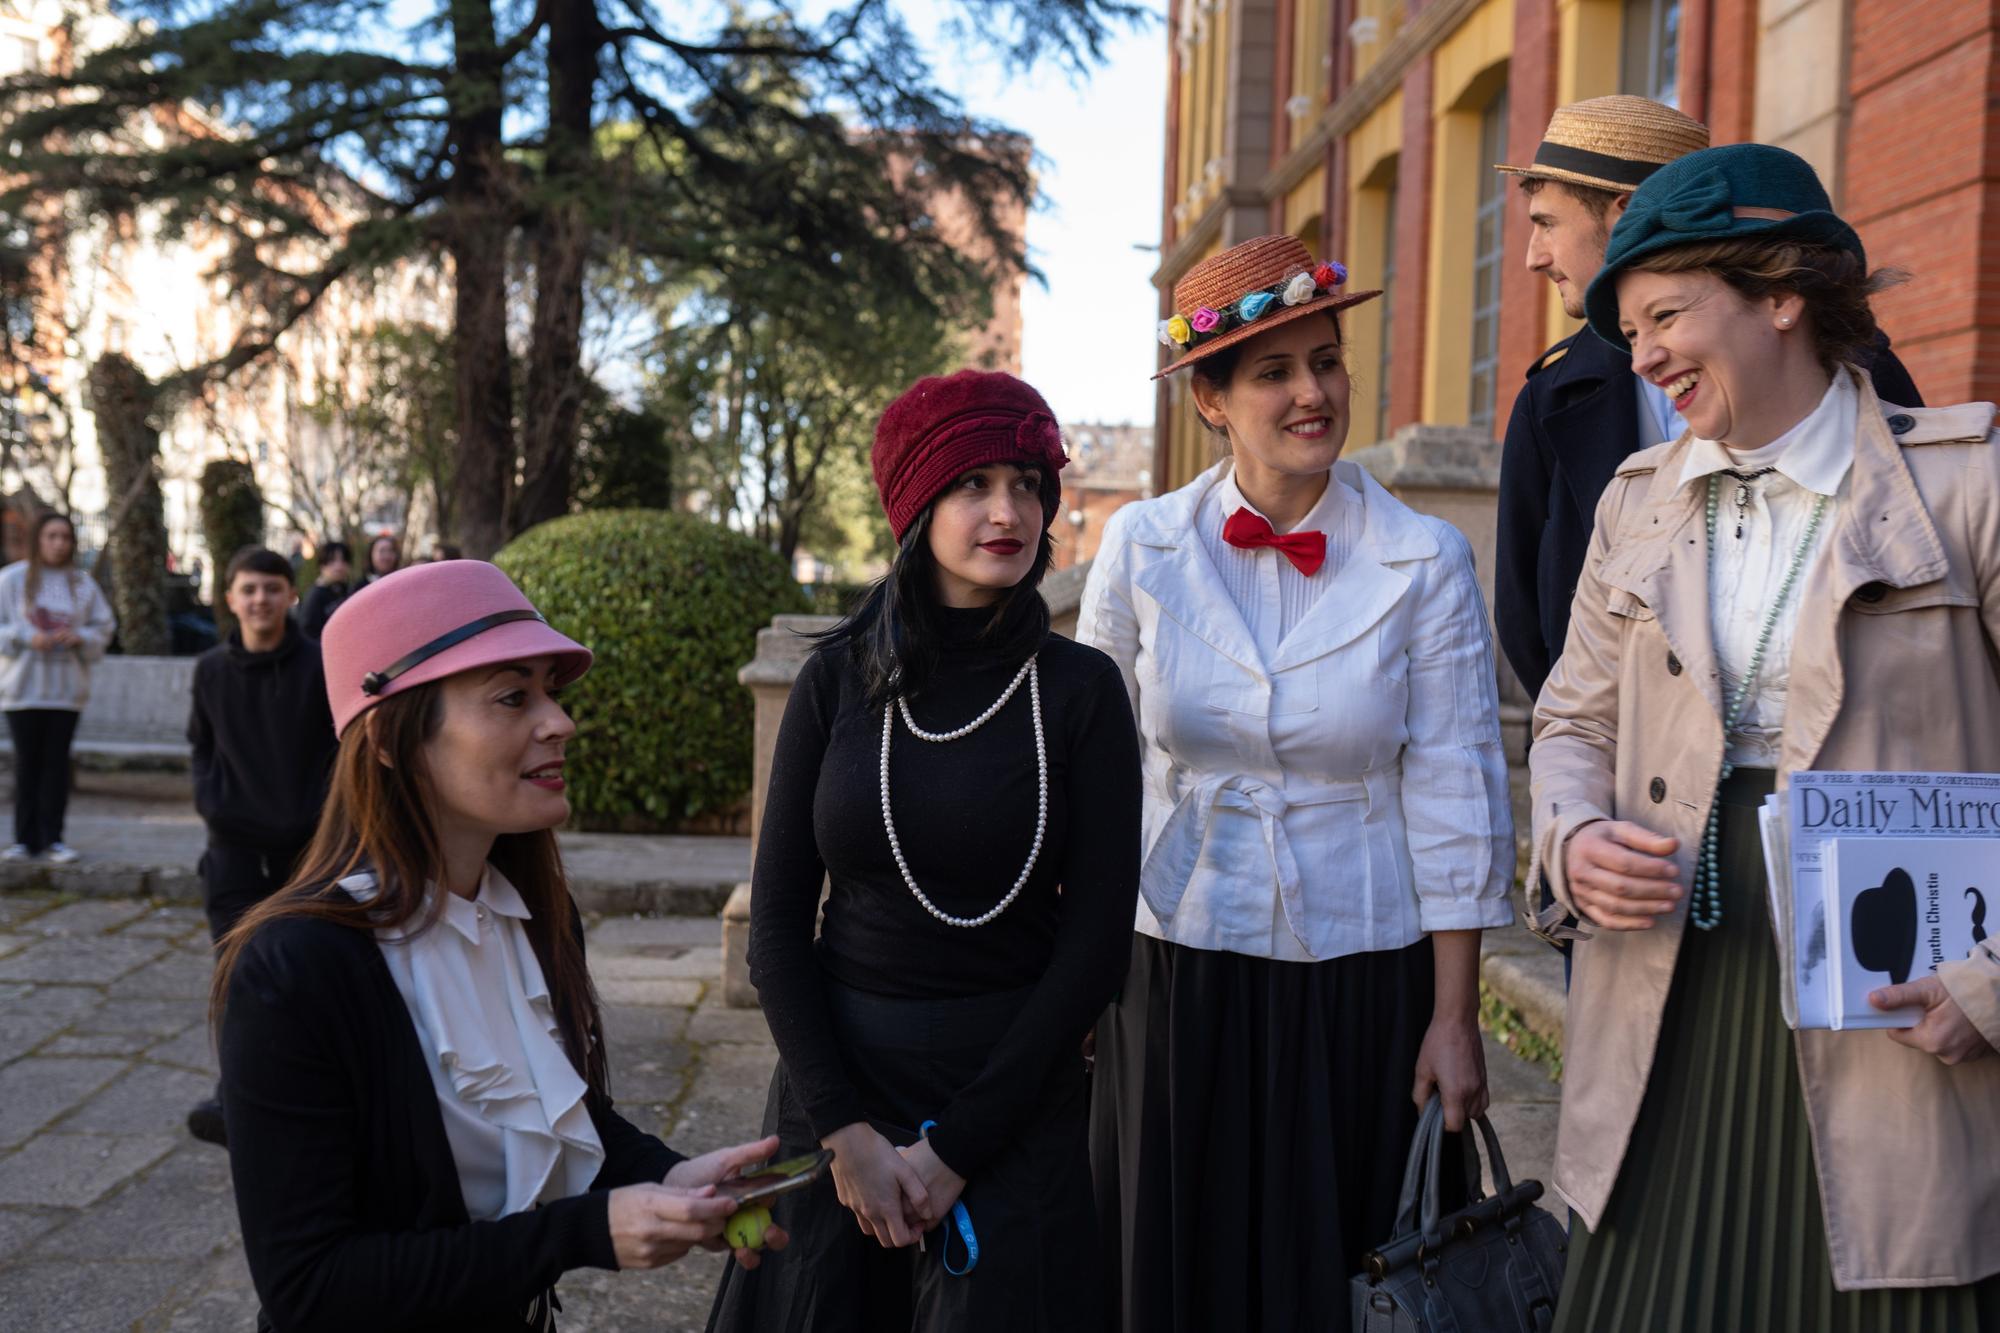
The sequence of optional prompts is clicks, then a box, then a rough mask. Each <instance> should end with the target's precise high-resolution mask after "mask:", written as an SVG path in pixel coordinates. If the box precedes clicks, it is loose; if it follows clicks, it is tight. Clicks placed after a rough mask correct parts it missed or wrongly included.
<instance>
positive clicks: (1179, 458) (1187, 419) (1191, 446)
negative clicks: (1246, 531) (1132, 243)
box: [1161, 238, 1222, 494]
mask: <svg viewBox="0 0 2000 1333" xmlns="http://www.w3.org/2000/svg"><path fill="white" fill-rule="evenodd" d="M1221 253H1222V241H1221V240H1220V239H1219V238H1218V239H1217V240H1214V241H1211V242H1210V243H1209V245H1208V248H1207V249H1206V250H1203V251H1202V253H1201V255H1200V257H1199V258H1197V259H1196V260H1195V261H1194V263H1193V264H1189V265H1188V268H1189V269H1193V268H1194V267H1195V265H1197V264H1204V263H1206V262H1208V261H1209V260H1211V259H1213V258H1215V256H1216V255H1218V254H1221ZM1180 313H1185V312H1180ZM1188 375H1189V372H1188V371H1185V370H1177V371H1175V372H1174V373H1173V374H1172V375H1171V376H1169V377H1168V379H1167V397H1168V401H1169V402H1170V403H1171V407H1170V409H1169V411H1168V414H1167V415H1168V420H1169V423H1170V424H1169V426H1168V439H1167V475H1166V478H1165V479H1164V481H1163V482H1162V484H1161V494H1165V493H1166V492H1167V491H1170V490H1175V489H1178V488H1179V487H1182V486H1185V485H1187V484H1188V483H1189V482H1191V481H1193V480H1194V479H1195V477H1196V476H1197V475H1198V474H1200V473H1201V472H1202V471H1203V470H1204V469H1206V468H1207V467H1208V466H1209V464H1211V463H1213V462H1214V461H1215V459H1216V456H1217V454H1216V437H1215V436H1213V435H1210V434H1209V432H1208V428H1207V427H1206V426H1205V425H1204V424H1203V423H1202V419H1201V414H1200V413H1199V412H1197V411H1195V408H1194V395H1193V394H1192V393H1190V392H1189V391H1188Z"/></svg>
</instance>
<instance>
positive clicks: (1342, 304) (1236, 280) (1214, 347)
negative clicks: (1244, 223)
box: [1153, 236, 1382, 379]
mask: <svg viewBox="0 0 2000 1333" xmlns="http://www.w3.org/2000/svg"><path fill="white" fill-rule="evenodd" d="M1346 281H1347V269H1346V266H1344V265H1341V264H1315V263H1314V262H1313V257H1312V252H1311V251H1309V250H1307V249H1306V247H1305V243H1304V242H1303V241H1301V240H1299V239H1298V238H1297V237H1295V236H1259V237H1257V238H1256V239H1255V240H1249V241H1245V242H1243V244H1241V245H1234V246H1231V247H1230V248H1229V249H1227V250H1224V251H1223V252H1222V253H1221V254H1219V255H1217V256H1215V258H1213V259H1207V260H1203V261H1202V262H1201V263H1199V264H1196V265H1195V266H1194V267H1193V268H1191V269H1189V270H1188V272H1187V276H1185V277H1183V278H1182V279H1181V280H1180V281H1179V282H1177V283H1175V284H1174V313H1173V314H1172V315H1170V316H1169V317H1167V318H1166V319H1163V320H1161V321H1160V323H1159V328H1158V330H1157V332H1158V334H1159V339H1160V342H1161V343H1162V344H1164V345H1165V346H1166V347H1167V348H1169V349H1170V350H1172V351H1175V352H1179V353H1181V355H1180V356H1179V357H1177V358H1175V359H1174V360H1173V361H1171V362H1169V363H1168V364H1167V365H1166V366H1165V367H1164V368H1163V369H1162V370H1161V371H1160V372H1159V374H1157V375H1154V376H1153V378H1154V379H1159V378H1160V377H1161V376H1163V375H1171V374H1173V373H1174V372H1175V371H1176V370H1179V369H1180V368H1181V367H1183V366H1189V365H1193V364H1194V363H1195V362H1197V361H1199V360H1201V359H1202V358H1203V357H1205V356H1211V355H1213V354H1214V353H1216V352H1219V351H1221V350H1222V349H1223V348H1225V347H1233V346H1235V345H1236V344H1237V343H1240V342H1242V341H1243V340H1244V339H1246V338H1254V337H1256V336H1257V335H1258V334H1260V333H1263V332H1264V331H1265V330H1267V329H1275V328H1276V327H1278V326H1279V325H1280V324H1285V323H1288V322H1290V321H1291V320H1295V319H1299V318H1302V317H1303V316H1306V315H1311V314H1316V313H1318V312H1319V311H1322V310H1326V311H1334V310H1345V309H1346V308H1347V307H1348V306H1351V305H1359V304H1361V302H1363V301H1368V300H1372V299H1374V298H1375V297H1377V296H1380V295H1381V294H1382V293H1381V292H1379V291H1372V292H1341V291H1338V290H1336V289H1337V288H1339V287H1340V286H1341V285H1342V284H1344V283H1345V282H1346Z"/></svg>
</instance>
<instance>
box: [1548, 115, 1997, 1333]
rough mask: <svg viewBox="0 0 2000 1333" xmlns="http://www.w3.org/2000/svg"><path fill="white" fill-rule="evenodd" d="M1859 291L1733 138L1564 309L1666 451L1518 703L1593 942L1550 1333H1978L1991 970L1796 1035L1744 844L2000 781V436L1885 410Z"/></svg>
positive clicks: (1917, 980) (1610, 533) (1792, 198)
mask: <svg viewBox="0 0 2000 1333" xmlns="http://www.w3.org/2000/svg"><path fill="white" fill-rule="evenodd" d="M1881 285H1882V283H1881V279H1880V277H1879V276H1871V275H1870V274H1869V272H1868V267H1867V256H1866V252H1865V251H1864V249H1863V247H1862V243H1861V238H1860V237H1859V236H1857V235H1856V234H1855V232H1854V229H1853V228H1852V227H1850V226H1848V224H1847V223H1846V222H1844V221H1842V220H1841V219H1840V218H1839V217H1838V216H1837V215H1836V214H1835V213H1834V212H1833V211H1832V209H1831V206H1830V204H1829V202H1828V200H1827V196H1826V191H1825V190H1824V189H1823V188H1822V187H1821V185H1820V183H1819V180H1818V179H1817V177H1815V176H1814V174H1813V171H1812V168H1811V167H1810V166H1808V165H1807V164H1806V163H1805V162H1804V161H1802V160H1801V159H1799V158H1798V157H1796V156H1794V155H1793V154H1791V153H1787V152H1785V151H1784V150H1783V149H1779V148H1772V147H1768V146H1766V145H1762V144H1733V145H1730V146H1728V147H1724V148H1712V149H1708V150H1705V151H1703V152H1699V153H1695V154H1692V155H1690V156H1688V157H1684V158H1681V159H1680V160H1679V161H1677V162H1673V163H1670V164H1669V165H1667V166H1665V167H1662V168H1661V169H1660V170H1659V171H1658V172H1657V173H1655V174H1654V175H1652V176H1651V177H1649V178H1648V179H1647V181H1646V183H1645V184H1644V185H1642V186H1640V187H1639V189H1638V191H1637V192H1636V193H1635V194H1634V195H1633V196H1632V202H1631V204H1630V206H1629V207H1628V208H1627V209H1626V211H1625V215H1624V217H1623V218H1622V219H1621V220H1620V221H1619V223H1618V227H1617V230H1616V231H1614V232H1613V233H1612V236H1611V243H1610V247H1609V249H1608V250H1607V252H1606V256H1605V264H1604V267H1603V269H1602V270H1601V271H1600V272H1599V273H1598V275H1597V277H1596V279H1595V280H1594V281H1593V282H1592V283H1591V285H1590V288H1589V290H1588V293H1587V294H1586V297H1585V306H1586V309H1587V311H1588V314H1589V316H1590V324H1591V328H1592V329H1594V330H1595V331H1596V333H1597V335H1599V336H1602V337H1604V338H1606V339H1609V340H1613V341H1614V342H1616V343H1617V344H1618V345H1620V346H1624V345H1628V344H1629V346H1630V347H1631V350H1632V368H1633V370H1634V371H1636V372H1637V373H1639V374H1641V375H1644V376H1646V377H1647V378H1648V379H1650V380H1651V381H1652V382H1653V383H1654V384H1656V385H1659V386H1661V387H1663V388H1665V389H1666V390H1667V391H1668V393H1669V394H1670V395H1671V396H1672V398H1673V402H1674V408H1675V410H1676V411H1677V412H1679V413H1680V414H1681V416H1682V417H1683V418H1685V419H1686V421H1687V430H1686V431H1685V432H1684V433H1683V434H1682V435H1681V436H1680V437H1679V438H1678V439H1675V440H1673V441H1671V442H1669V443H1666V444H1661V445H1657V446H1655V447H1653V448H1650V449H1647V450H1644V451H1643V452H1641V453H1638V454H1634V455H1633V456H1632V457H1631V458H1629V459H1627V460H1625V462H1624V463H1623V464H1622V465H1620V467H1619V468H1618V470H1617V475H1616V476H1615V477H1614V478H1613V479H1612V481H1611V484H1610V485H1609V487H1607V488H1606V490H1605V492H1604V498H1603V500H1602V501H1601V502H1600V503H1599V505H1598V509H1597V523H1596V529H1595V533H1594V535H1593V537H1592V539H1591V545H1590V554H1589V558H1588V560H1587V561H1586V563H1585V565H1584V570H1583V577H1582V580H1581V581H1580V583H1579V584H1578V586H1577V590H1576V602H1575V607H1574V610H1573V612H1572V616H1571V620H1570V625H1569V633H1568V637H1567V639H1566V640H1565V643H1564V647H1563V653H1562V656H1561V658H1560V659H1559V660H1558V661H1557V662H1556V664H1555V670H1554V672H1553V673H1552V674H1551V675H1550V677H1549V681H1548V684H1547V686H1546V687H1545V688H1544V689H1543V691H1542V694H1541V698H1540V700H1539V702H1538V704H1537V707H1536V711H1535V743H1534V748H1533V749H1532V750H1531V752H1530V755H1529V762H1530V764H1531V766H1532V768H1533V774H1534V810H1535V843H1534V848H1535V856H1536V859H1537V861H1538V862H1539V864H1540V866H1541V868H1542V869H1543V870H1545V871H1546V873H1547V876H1548V881H1549V887H1550V889H1551V890H1552V892H1553V893H1554V896H1555V898H1556V899H1557V901H1556V903H1555V904H1554V905H1552V906H1551V907H1550V909H1549V910H1548V911H1547V912H1546V913H1544V914H1543V916H1542V918H1541V924H1542V926H1543V927H1544V929H1549V930H1551V931H1552V932H1554V933H1564V932H1562V931H1561V929H1560V928H1559V927H1558V926H1557V923H1558V922H1559V921H1560V920H1561V919H1562V918H1563V917H1564V916H1565V914H1569V915H1574V916H1575V917H1577V918H1578V919H1579V921H1580V923H1581V927H1580V929H1581V933H1582V938H1580V939H1578V940H1577V943H1576V946H1575V953H1574V957H1575V973H1574V979H1573V984H1572V986H1571V989H1570V993H1569V1008H1568V1018H1567V1021H1566V1025H1565V1030H1564V1084H1563V1098H1562V1113H1561V1116H1562V1118H1561V1124H1560V1126H1559V1128H1558V1131H1557V1138H1556V1162H1555V1188H1556V1191H1557V1193H1558V1194H1559V1195H1560V1196H1561V1197H1562V1199H1563V1200H1564V1201H1565V1202H1566V1203H1568V1204H1569V1205H1570V1207H1571V1208H1572V1209H1573V1210H1574V1211H1575V1213H1576V1216H1577V1218H1578V1220H1579V1222H1580V1223H1581V1225H1580V1226H1577V1227H1575V1228H1573V1229H1572V1234H1573V1243H1572V1247H1571V1252H1570V1259H1569V1264H1568V1270H1567V1272H1566V1274H1565V1287H1564V1291H1563V1294H1562V1297H1561V1300H1560V1301H1559V1303H1558V1306H1557V1311H1556V1321H1557V1322H1556V1326H1557V1328H1559V1329H1565V1330H1576V1331H1577V1333H1585V1331H1586V1330H1597V1329H1618V1330H1621V1333H1623V1331H1625V1330H1632V1331H1634V1333H1640V1331H1644V1330H1658V1331H1659V1333H1679V1331H1682V1330H1684V1331H1685V1333H1705V1331H1706V1330H1711V1329H1716V1330H1721V1329H1731V1330H1734V1329H1744V1330H1750V1329H1756V1330H1766V1329H1772V1330H1777V1329H1785V1330H1800V1333H1806V1331H1807V1330H1810V1331H1811V1333H1820V1331H1821V1330H1836V1331H1838V1333H1858V1330H1861V1329H1893V1330H1896V1333H1956V1331H1957V1330H1970V1329H1991V1328H2000V1276H1996V1274H2000V1165H1996V1156H1995V1145H1996V1144H2000V1060H1996V1059H1995V1058H1994V1057H1993V1054H1992V1050H1993V1044H1994V1043H1995V1042H2000V954H1996V953H1995V946H1994V945H1993V944H1991V943H1988V944H1986V945H1983V946H1981V947H1980V948H1978V949H1976V950H1975V951H1974V953H1973V954H1972V956H1971V957H1969V958H1963V959H1958V960H1947V961H1943V962H1941V963H1940V964H1939V965H1938V966H1936V967H1935V969H1930V968H1927V967H1926V966H1925V964H1927V963H1929V961H1930V960H1929V958H1928V957H1925V958H1924V959H1922V961H1921V962H1917V963H1916V965H1915V966H1912V967H1910V974H1909V976H1908V977H1907V978H1906V977H1905V976H1903V975H1900V973H1901V968H1897V969H1895V970H1893V971H1891V972H1890V973H1889V974H1887V975H1884V976H1883V977H1882V978H1881V980H1882V981H1883V982H1885V983H1887V982H1891V981H1894V982H1895V983H1896V984H1885V985H1883V986H1882V987H1881V988H1880V989H1878V990H1876V991H1874V992H1872V993H1871V994H1869V995H1868V996H1867V1001H1868V1003H1869V1004H1871V1005H1873V1006H1875V1007H1876V1008H1878V1009H1881V1010H1892V1009H1901V1010H1904V1011H1905V1012H1906V1014H1907V1017H1906V1018H1905V1019H1904V1022H1905V1023H1906V1024H1914V1026H1907V1027H1904V1028H1901V1029H1897V1030H1892V1031H1889V1032H1882V1031H1868V1030H1862V1031H1857V1030H1852V1029H1851V1028H1850V1029H1849V1030H1843V1031H1837V1032H1836V1031H1827V1030H1825V1027H1824V1024H1825V1022H1826V1019H1825V1018H1824V1017H1821V1018H1820V1020H1819V1021H1820V1026H1819V1027H1817V1028H1807V1029H1802V1030H1800V1031H1797V1032H1796V1033H1795V1032H1792V1031H1790V1030H1788V1026H1787V1007H1786V1004H1785V1002H1784V1000H1783V999H1782V998H1781V997H1782V994H1783V990H1782V988H1781V985H1780V980H1779V975H1780V972H1779V968H1780V965H1779V962H1778V953H1777V949H1776V947H1775V946H1774V944H1773V940H1772V928H1771V920H1770V910H1769V907H1768V905H1767V902H1768V886H1767V884H1766V869H1765V861H1764V854H1763V846H1762V842H1761V839H1760V836H1759V831H1758V810H1759V808H1760V806H1761V805H1762V804H1763V802H1764V800H1765V799H1766V797H1768V796H1769V795H1770V794H1771V793H1772V792H1773V790H1774V789H1775V788H1776V787H1777V786H1778V785H1779V783H1780V781H1781V778H1782V777H1783V775H1785V774H1791V773H1797V772H1798V771H1800V770H1805V769H1819V770H1832V771H1839V770H1862V771H1867V772H1891V773H1893V772H1898V771H1902V772H1908V771H1912V770H1944V771H1974V772H1977V771H1986V772H1992V771H1995V770H2000V670H1996V667H1995V649H1996V646H2000V433H1996V432H1994V431H1993V429H1992V427H1993V418H1994V409H1993V405H1992V404H1991V403H1970V404H1964V405H1961V406H1956V407H1945V408H1934V409H1928V410H1927V409H1921V408H1906V407H1890V406H1885V405H1884V404H1883V403H1882V402H1881V400H1880V399H1879V398H1878V397H1877V395H1876V392H1875V386H1874V383H1873V381H1872V380H1871V379H1870V377H1869V375H1868V373H1867V372H1866V371H1864V370H1861V369H1860V368H1859V367H1858V366H1857V365H1856V364H1855V354H1856V352H1857V350H1858V349H1861V348H1865V347H1867V346H1868V345H1869V343H1870V342H1871V341H1872V340H1873V337H1874V334H1875V318H1874V315H1873V313H1872V312H1871V310H1870V308H1869V297H1870V294H1871V293H1872V292H1873V291H1875V290H1876V289H1877V288H1878V287H1879V286H1881ZM1531 882H1532V877H1531ZM1568 933H1577V932H1568ZM1879 942H1880V941H1878V943H1879ZM1912 961H1913V960H1912V959H1910V957H1909V956H1908V952H1906V953H1905V956H1904V958H1903V964H1904V965H1905V966H1908V965H1909V964H1911V962H1912ZM1856 998H1857V999H1859V998H1861V997H1858V996H1857V997H1856ZM1804 1006H1805V998H1804V997H1802V998H1801V1000H1800V1006H1799V1007H1800V1008H1804ZM1792 1016H1793V1017H1795V1018H1804V1017H1806V1015H1803V1014H1799V1013H1798V1012H1797V1011H1796V1010H1794V1011H1793V1013H1792Z"/></svg>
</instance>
